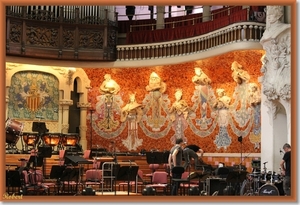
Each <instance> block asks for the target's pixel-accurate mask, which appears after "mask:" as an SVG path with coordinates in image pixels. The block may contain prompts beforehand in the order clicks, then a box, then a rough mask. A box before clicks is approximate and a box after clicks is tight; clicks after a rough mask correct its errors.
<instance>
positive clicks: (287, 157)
mask: <svg viewBox="0 0 300 205" xmlns="http://www.w3.org/2000/svg"><path fill="white" fill-rule="evenodd" d="M283 150H284V152H285V153H284V155H283V158H282V160H281V162H280V167H281V174H282V175H283V177H284V178H283V184H282V186H283V190H284V193H285V195H286V196H290V195H291V145H289V144H288V143H286V144H284V145H283Z"/></svg>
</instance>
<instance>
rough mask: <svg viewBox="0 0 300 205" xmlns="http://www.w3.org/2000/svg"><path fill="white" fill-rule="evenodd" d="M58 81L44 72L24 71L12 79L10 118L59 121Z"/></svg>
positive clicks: (9, 105)
mask: <svg viewBox="0 0 300 205" xmlns="http://www.w3.org/2000/svg"><path fill="white" fill-rule="evenodd" d="M58 100H59V91H58V79H57V78H56V77H55V76H53V75H51V74H47V73H44V72H36V71H22V72H18V73H16V74H15V75H13V76H12V78H11V86H10V88H9V103H8V117H9V118H15V119H22V120H38V119H42V121H57V120H58V112H57V111H58V106H59V105H58Z"/></svg>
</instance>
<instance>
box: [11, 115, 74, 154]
mask: <svg viewBox="0 0 300 205" xmlns="http://www.w3.org/2000/svg"><path fill="white" fill-rule="evenodd" d="M23 129H24V124H23V123H21V122H19V121H17V120H14V119H11V118H8V119H7V120H6V121H5V131H6V150H7V152H8V153H19V151H20V150H18V148H17V146H16V145H17V143H18V141H19V140H20V138H22V140H21V144H22V153H29V152H30V150H29V149H28V148H29V147H31V148H32V149H34V148H35V147H36V146H39V145H43V146H44V145H46V146H50V147H52V150H53V152H58V150H62V149H64V147H74V146H77V145H78V143H79V140H80V137H79V134H78V133H66V134H64V133H49V132H47V131H48V129H46V126H45V123H44V122H34V123H33V129H32V130H33V132H23ZM41 129H42V130H41ZM54 147H57V151H54Z"/></svg>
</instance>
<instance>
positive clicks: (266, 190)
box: [258, 184, 279, 196]
mask: <svg viewBox="0 0 300 205" xmlns="http://www.w3.org/2000/svg"><path fill="white" fill-rule="evenodd" d="M258 195H259V196H279V191H278V189H277V187H276V186H274V185H273V184H265V185H263V186H261V187H260V188H259V190H258Z"/></svg>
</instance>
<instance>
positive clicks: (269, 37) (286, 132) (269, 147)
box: [260, 6, 291, 171]
mask: <svg viewBox="0 0 300 205" xmlns="http://www.w3.org/2000/svg"><path fill="white" fill-rule="evenodd" d="M283 16H284V9H283V6H267V22H266V23H267V25H266V30H265V32H264V34H263V37H262V38H261V41H260V43H261V44H262V46H263V48H264V50H265V51H266V54H265V56H263V58H262V68H261V72H262V73H263V76H262V77H261V78H260V82H261V84H262V99H263V101H262V104H264V105H266V106H265V107H263V106H262V114H261V116H262V126H261V128H262V131H261V133H262V139H261V142H262V145H261V148H262V153H261V162H262V163H263V162H265V161H268V169H269V170H270V169H271V171H278V168H279V163H280V161H281V159H282V156H281V155H280V149H281V148H282V146H283V144H284V143H286V142H287V143H291V93H290V92H291V28H290V24H285V23H283ZM266 109H267V111H266ZM264 113H266V114H264ZM269 119H270V120H269ZM262 167H263V165H262Z"/></svg>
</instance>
